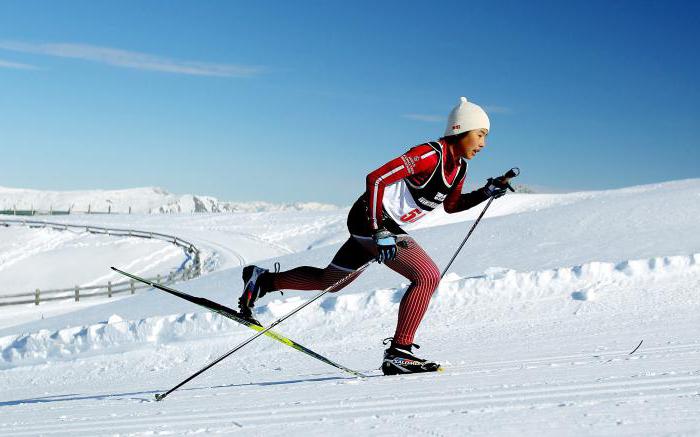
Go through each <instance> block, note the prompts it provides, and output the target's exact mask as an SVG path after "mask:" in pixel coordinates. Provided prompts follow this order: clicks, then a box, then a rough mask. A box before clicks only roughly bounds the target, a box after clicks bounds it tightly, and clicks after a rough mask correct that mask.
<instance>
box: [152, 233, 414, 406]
mask: <svg viewBox="0 0 700 437" xmlns="http://www.w3.org/2000/svg"><path fill="white" fill-rule="evenodd" d="M397 245H398V246H400V247H405V245H406V243H405V242H402V241H400V242H398V243H397ZM373 262H374V260H370V261H367V262H366V263H365V264H364V265H363V266H362V267H360V268H359V269H357V270H355V272H361V271H363V270H364V269H366V268H367V267H368V266H369V265H370V264H372V263H373ZM348 278H350V274H348V275H346V276H344V277H342V278H340V279H339V280H337V281H336V282H335V283H334V284H333V285H331V286H329V287H328V288H326V289H325V290H323V291H322V292H321V293H319V294H317V295H316V296H315V297H314V298H313V299H311V300H309V301H308V302H305V303H303V304H301V305H299V306H298V307H297V308H296V309H294V310H292V311H291V312H289V313H287V314H286V315H284V316H282V317H280V318H279V319H277V320H275V321H274V322H272V324H271V325H270V326H268V327H267V328H265V329H263V330H262V331H258V333H257V334H255V335H253V336H252V337H250V338H249V339H247V340H245V341H243V342H242V343H240V344H239V345H238V346H236V347H234V348H233V349H231V350H230V351H228V352H226V353H225V354H223V355H221V356H220V357H219V358H217V359H215V360H214V361H212V362H211V363H209V364H207V365H206V366H204V367H202V368H201V369H200V370H198V371H197V372H195V373H194V374H192V375H191V376H190V377H188V378H187V379H185V380H184V381H182V382H181V383H179V384H178V385H176V386H175V387H173V388H171V389H170V390H168V391H166V392H165V393H156V401H162V400H163V399H165V397H166V396H168V395H169V394H170V393H172V392H174V391H175V390H177V389H178V388H180V387H182V386H183V385H185V384H187V383H188V382H190V381H192V380H193V379H194V378H196V377H197V376H199V375H201V374H202V373H204V372H206V371H207V370H208V369H210V368H211V367H213V366H215V365H216V364H218V363H219V362H221V361H222V360H224V359H225V358H226V357H228V356H229V355H231V354H233V353H234V352H236V351H238V350H239V349H241V348H242V347H243V346H245V345H247V344H248V343H250V342H252V341H253V340H255V339H256V338H258V337H260V336H261V335H263V334H265V333H266V332H267V331H269V330H270V329H272V328H274V327H275V326H277V325H279V324H280V323H282V322H284V321H285V320H287V319H288V318H290V317H291V316H293V315H294V314H296V313H298V312H299V311H301V310H302V309H304V308H305V307H307V306H308V305H310V304H312V303H313V302H315V301H317V300H318V299H320V298H321V297H322V296H324V295H325V294H326V293H328V292H330V291H331V290H333V289H334V288H335V287H336V286H338V285H340V284H342V283H344V282H345V281H347V280H348ZM360 376H365V375H361V374H360Z"/></svg>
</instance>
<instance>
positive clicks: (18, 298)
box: [0, 219, 201, 306]
mask: <svg viewBox="0 0 700 437" xmlns="http://www.w3.org/2000/svg"><path fill="white" fill-rule="evenodd" d="M0 226H5V227H9V226H27V227H29V228H49V229H54V230H57V231H67V230H69V229H75V230H78V231H84V232H88V233H91V234H103V235H110V236H116V237H136V238H148V239H157V240H162V241H166V242H168V243H171V244H174V245H176V246H179V247H181V248H182V249H183V250H185V252H186V253H187V256H188V257H191V259H192V264H191V265H190V266H189V267H187V268H185V269H182V270H181V271H172V272H170V273H169V274H168V275H167V276H165V277H162V276H161V275H158V276H155V277H152V278H148V279H149V280H151V281H155V282H158V283H161V281H162V280H164V282H162V283H163V284H172V283H174V282H178V281H184V280H187V279H191V278H196V277H197V276H199V275H200V274H201V260H200V251H199V249H198V248H197V247H196V246H195V245H194V244H192V243H191V242H189V241H187V240H183V239H182V238H180V237H176V236H174V235H168V234H163V233H160V232H149V231H139V230H135V229H118V228H105V227H102V226H88V225H71V224H65V223H55V222H46V221H42V220H5V219H0ZM142 288H150V286H148V285H137V284H135V283H134V281H133V280H129V281H122V282H115V283H112V282H111V281H110V282H108V283H107V284H103V285H91V286H87V287H80V286H77V285H76V286H75V287H71V288H60V289H53V290H39V289H37V290H35V291H34V292H33V293H32V292H30V293H16V294H8V295H4V296H0V306H7V305H23V304H29V303H33V304H35V305H39V303H40V302H49V301H56V300H66V299H74V300H75V301H76V302H78V301H80V299H81V298H88V297H97V296H107V297H112V295H115V294H122V293H131V294H135V292H136V290H139V289H142ZM93 290H97V291H94V292H90V291H93ZM99 290H103V291H99ZM86 291H87V293H86ZM47 295H48V296H47Z"/></svg>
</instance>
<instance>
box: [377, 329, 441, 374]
mask: <svg viewBox="0 0 700 437" xmlns="http://www.w3.org/2000/svg"><path fill="white" fill-rule="evenodd" d="M388 340H391V346H390V347H389V348H388V349H387V350H385V351H384V361H383V362H382V372H383V373H384V374H385V375H402V374H408V373H423V372H438V371H441V370H442V369H441V368H440V364H438V363H435V362H432V361H428V360H424V359H422V358H418V357H417V356H415V355H413V352H412V351H411V349H412V348H413V346H415V347H416V349H420V346H418V345H417V344H409V345H401V344H397V343H395V342H394V341H393V339H392V338H387V339H385V340H384V344H387V342H388Z"/></svg>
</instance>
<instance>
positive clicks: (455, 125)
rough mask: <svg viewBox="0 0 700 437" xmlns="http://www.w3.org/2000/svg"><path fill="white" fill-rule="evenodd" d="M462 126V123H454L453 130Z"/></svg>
mask: <svg viewBox="0 0 700 437" xmlns="http://www.w3.org/2000/svg"><path fill="white" fill-rule="evenodd" d="M460 127H462V125H460V124H453V125H452V129H453V130H457V129H459V128H460Z"/></svg>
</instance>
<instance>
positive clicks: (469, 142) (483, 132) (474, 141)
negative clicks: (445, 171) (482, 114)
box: [457, 129, 489, 159]
mask: <svg viewBox="0 0 700 437" xmlns="http://www.w3.org/2000/svg"><path fill="white" fill-rule="evenodd" d="M488 134H489V130H488V129H476V130H470V131H469V132H467V134H466V135H464V136H463V137H462V138H460V139H459V141H458V142H457V148H458V150H459V154H460V155H461V156H463V157H464V158H465V159H472V158H473V157H474V156H476V154H477V153H479V151H480V150H481V149H483V148H484V147H486V136H487V135H488Z"/></svg>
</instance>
